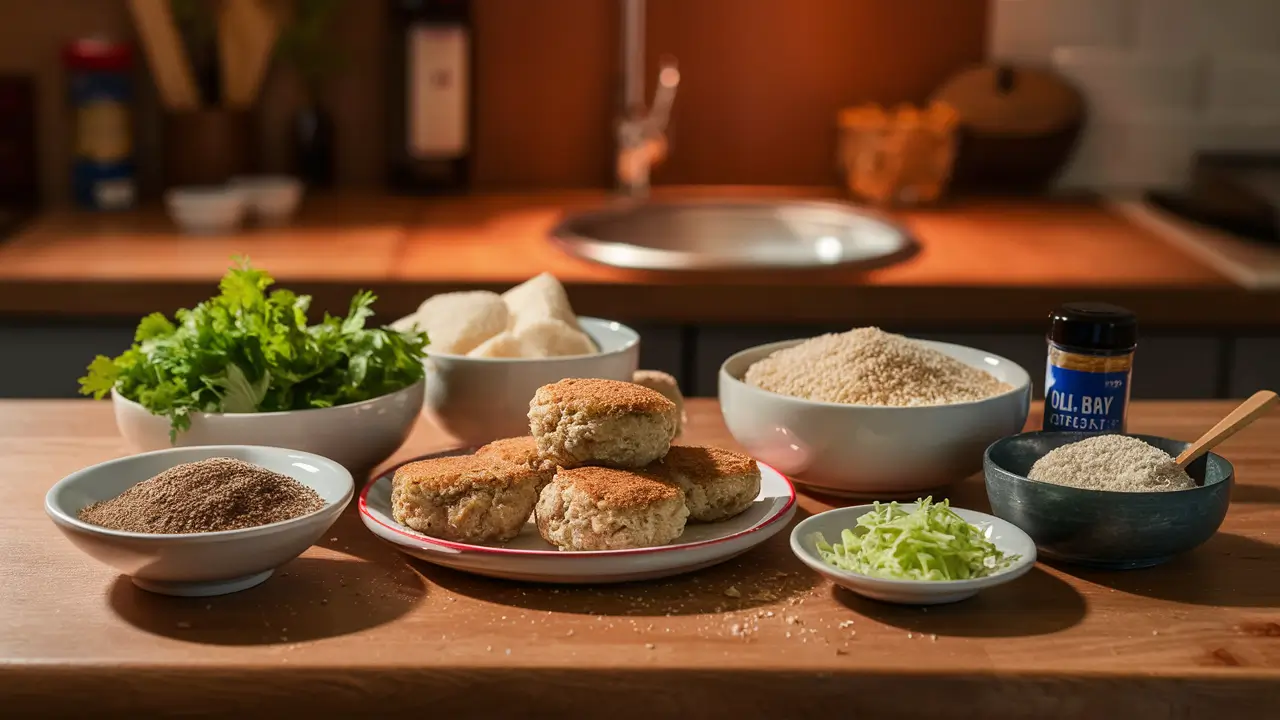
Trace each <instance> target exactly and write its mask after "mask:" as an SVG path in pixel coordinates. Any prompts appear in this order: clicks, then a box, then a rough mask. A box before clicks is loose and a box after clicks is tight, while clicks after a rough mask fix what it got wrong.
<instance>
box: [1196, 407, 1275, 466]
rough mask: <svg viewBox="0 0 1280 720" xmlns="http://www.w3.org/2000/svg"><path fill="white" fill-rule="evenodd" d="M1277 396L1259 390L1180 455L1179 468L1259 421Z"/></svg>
mask: <svg viewBox="0 0 1280 720" xmlns="http://www.w3.org/2000/svg"><path fill="white" fill-rule="evenodd" d="M1276 399H1277V398H1276V394H1275V393H1273V392H1271V391H1270V390H1259V391H1258V392H1256V393H1254V394H1253V397H1250V398H1249V399H1248V400H1245V401H1244V402H1242V403H1240V405H1239V406H1238V407H1236V409H1235V410H1232V411H1231V412H1230V414H1228V415H1227V416H1226V417H1224V418H1222V420H1221V421H1220V422H1219V423H1218V424H1217V425H1214V426H1213V427H1212V428H1209V432H1207V433H1205V434H1203V435H1201V436H1200V439H1199V440H1196V441H1195V442H1193V443H1191V446H1190V447H1188V448H1187V449H1186V450H1183V451H1182V454H1180V455H1178V459H1177V463H1178V467H1180V468H1183V469H1186V467H1187V466H1188V465H1190V464H1191V463H1192V462H1194V461H1195V460H1196V458H1199V457H1200V456H1201V455H1204V454H1205V453H1207V452H1209V451H1210V450H1212V449H1214V448H1215V447H1217V446H1218V443H1220V442H1222V441H1223V440H1226V439H1227V438H1229V437H1231V436H1232V435H1235V434H1236V432H1237V431H1238V430H1240V429H1241V428H1243V427H1244V426H1246V425H1248V424H1249V423H1251V422H1253V421H1254V420H1257V419H1258V416H1259V415H1261V414H1262V413H1263V412H1265V411H1266V409H1267V408H1269V407H1271V405H1272V404H1273V403H1275V401H1276Z"/></svg>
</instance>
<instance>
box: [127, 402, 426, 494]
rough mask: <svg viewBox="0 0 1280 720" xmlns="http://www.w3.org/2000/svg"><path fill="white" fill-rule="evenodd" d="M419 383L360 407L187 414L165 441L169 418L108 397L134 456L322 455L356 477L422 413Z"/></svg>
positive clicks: (379, 459) (392, 449) (382, 455)
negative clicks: (177, 452) (253, 450)
mask: <svg viewBox="0 0 1280 720" xmlns="http://www.w3.org/2000/svg"><path fill="white" fill-rule="evenodd" d="M422 388H423V381H419V382H416V383H414V384H413V385H410V386H409V387H406V388H404V389H401V390H397V391H396V392H393V393H390V394H387V395H383V396H381V397H376V398H373V399H371V400H365V401H364V402H358V403H350V404H347V405H337V406H334V407H328V408H314V409H310V410H286V411H282V412H264V413H192V415H191V427H190V428H188V429H187V430H184V431H183V432H180V433H178V435H177V439H176V440H174V441H170V439H169V418H167V417H163V416H161V415H154V414H152V413H151V411H149V410H147V409H146V408H144V407H143V406H141V405H139V404H138V403H136V402H134V401H132V400H130V399H128V398H126V397H124V396H122V395H120V393H118V392H116V391H115V390H112V391H111V403H112V405H113V406H114V410H115V416H116V426H117V427H118V428H120V434H121V435H123V436H124V438H125V440H128V441H129V444H130V445H132V446H133V447H134V448H135V449H137V450H160V449H162V448H168V447H174V446H178V447H187V446H195V445H249V444H254V445H270V446H274V447H287V448H293V449H295V450H301V451H303V452H312V453H316V454H317V455H324V456H325V457H328V458H332V459H333V460H335V461H337V462H339V463H341V464H342V465H344V466H346V467H348V468H350V469H352V470H354V471H356V472H364V473H367V472H368V471H370V470H372V469H373V468H374V467H376V466H377V465H378V464H379V463H381V462H383V461H384V460H386V459H387V458H389V457H391V455H392V453H394V452H395V451H396V450H398V449H399V448H400V446H401V445H403V444H404V441H405V440H406V439H408V437H409V433H410V432H412V431H413V426H414V423H416V422H417V420H418V413H419V412H420V411H421V410H422V397H423V390H422Z"/></svg>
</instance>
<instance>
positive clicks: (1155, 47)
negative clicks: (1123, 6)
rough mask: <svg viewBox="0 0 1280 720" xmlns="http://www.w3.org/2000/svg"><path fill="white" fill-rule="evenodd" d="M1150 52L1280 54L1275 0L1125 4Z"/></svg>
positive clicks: (1279, 0) (1279, 9)
mask: <svg viewBox="0 0 1280 720" xmlns="http://www.w3.org/2000/svg"><path fill="white" fill-rule="evenodd" d="M1130 1H1132V2H1136V3H1137V27H1136V38H1137V46H1138V47H1139V48H1141V49H1143V50H1148V51H1153V52H1178V53H1182V52H1188V51H1190V52H1199V53H1207V54H1213V53H1219V52H1229V53H1242V52H1243V53H1249V52H1261V53H1280V0H1130Z"/></svg>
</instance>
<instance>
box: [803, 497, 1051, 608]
mask: <svg viewBox="0 0 1280 720" xmlns="http://www.w3.org/2000/svg"><path fill="white" fill-rule="evenodd" d="M912 506H913V507H914V503H912ZM872 509H874V506H872V505H858V506H856V507H845V508H837V509H835V510H828V511H827V512H824V513H818V514H817V515H814V516H813V517H809V518H805V519H804V520H803V521H802V522H801V523H800V524H798V525H796V526H795V529H793V530H792V531H791V552H793V553H795V554H796V557H798V558H800V561H801V562H803V563H804V564H805V565H808V566H809V567H810V568H812V569H813V570H815V571H816V572H817V573H818V574H820V575H823V576H824V577H826V578H827V579H829V580H831V581H832V582H834V583H835V584H837V585H840V586H841V587H845V588H848V589H849V590H852V591H853V592H856V593H858V594H859V595H864V596H866V597H869V598H872V599H875V600H881V601H884V602H891V603H898V604H901V605H940V604H942V603H950V602H957V601H959V600H964V599H965V598H969V597H972V596H974V595H977V594H978V592H979V591H982V590H985V589H987V588H990V587H995V586H996V585H1003V584H1005V583H1007V582H1010V581H1013V580H1016V579H1018V578H1020V577H1022V576H1023V575H1025V574H1027V572H1028V571H1030V570H1031V568H1032V567H1034V566H1035V564H1036V544H1035V543H1034V542H1032V541H1031V538H1030V537H1028V536H1027V534H1026V533H1024V532H1022V531H1021V530H1019V529H1018V528H1017V526H1015V525H1014V524H1013V523H1010V522H1005V521H1004V520H1001V519H1000V518H998V517H993V516H991V515H987V514H986V513H980V512H975V511H973V510H964V509H962V508H952V509H953V510H955V512H956V514H957V515H959V516H960V517H962V518H964V519H965V521H966V522H968V523H971V524H973V525H977V526H978V527H979V528H981V529H983V530H986V531H988V533H989V534H988V535H987V537H988V538H989V539H990V540H991V542H992V543H994V544H995V546H996V547H997V548H999V549H1000V551H1001V552H1004V553H1006V554H1010V555H1017V556H1018V559H1017V560H1015V561H1014V562H1013V563H1012V564H1011V565H1010V566H1009V567H1008V568H1005V569H1004V570H1001V571H1000V572H998V573H996V574H994V575H991V576H988V577H983V578H975V579H972V580H889V579H885V578H876V577H871V576H868V575H861V574H859V573H855V572H849V571H848V570H841V569H839V568H835V567H832V566H830V565H828V564H826V563H825V562H823V560H822V556H821V555H819V554H818V548H817V535H818V534H819V533H820V534H821V535H822V536H823V537H824V538H826V540H827V542H834V541H837V540H839V538H840V532H841V531H842V530H851V529H853V528H854V527H856V526H857V524H858V518H860V517H862V516H863V515H865V514H866V513H868V512H871V510H872Z"/></svg>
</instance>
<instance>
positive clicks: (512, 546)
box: [359, 450, 796, 584]
mask: <svg viewBox="0 0 1280 720" xmlns="http://www.w3.org/2000/svg"><path fill="white" fill-rule="evenodd" d="M469 452H471V451H470V450H454V451H449V452H443V453H436V454H432V455H425V456H423V457H419V458H414V460H410V461H407V462H416V461H418V460H426V459H428V458H434V457H445V456H449V455H463V454H467V453H469ZM403 464H404V463H402V465H403ZM397 467H400V466H397ZM395 470H396V468H392V469H390V470H388V471H386V472H385V473H383V474H381V475H379V476H378V477H377V478H375V479H374V480H373V481H372V482H370V483H369V484H368V485H366V486H365V488H364V491H363V492H361V493H360V502H359V508H360V519H361V520H362V521H364V524H365V527H367V528H369V530H371V531H372V532H373V534H374V535H377V536H378V537H380V538H382V539H383V540H386V541H387V542H389V543H391V544H392V545H395V546H396V548H397V549H399V550H400V551H401V552H404V553H406V554H409V555H412V556H413V557H416V558H419V559H422V560H426V561H427V562H430V563H435V564H436V565H443V566H445V567H450V568H453V569H455V570H462V571H464V572H470V573H475V574H477V575H486V576H488V577H496V578H506V579H509V580H522V581H527V582H544V583H562V584H595V583H614V582H630V581H634V580H652V579H655V578H661V577H669V576H671V575H679V574H682V573H688V572H693V571H695V570H701V569H702V568H706V567H710V566H712V565H716V564H718V563H722V562H724V561H725V560H729V559H731V558H734V557H737V556H738V555H741V554H742V553H744V552H746V551H748V550H750V549H751V548H753V547H755V546H757V545H759V544H760V543H762V542H764V541H765V540H768V539H769V538H770V537H773V536H774V535H776V534H777V533H778V532H779V531H780V530H782V529H783V528H785V527H786V526H787V523H788V522H789V521H790V520H791V518H792V516H794V515H795V513H796V491H795V488H794V487H793V486H792V485H791V481H790V480H788V479H787V478H786V477H784V476H783V475H782V474H781V473H779V472H778V471H777V470H774V469H773V468H771V467H769V466H768V465H765V464H763V463H761V464H760V494H759V495H758V496H756V501H755V504H753V505H752V506H751V507H750V508H748V509H747V510H746V512H744V513H742V514H741V515H738V516H737V517H733V518H730V519H728V520H725V521H722V522H717V523H692V522H691V523H689V524H688V525H687V526H685V530H684V534H683V535H681V536H680V538H679V539H678V540H676V541H675V542H674V543H672V544H670V545H663V546H660V547H651V548H637V549H634V550H596V551H590V552H565V551H561V550H557V549H556V548H555V546H554V545H551V544H550V543H548V542H547V541H545V540H543V539H542V537H541V536H540V535H538V529H537V527H536V526H535V525H534V524H533V522H532V521H531V522H528V523H526V524H525V526H524V529H523V530H521V531H520V534H519V535H518V536H516V538H515V539H514V540H511V541H510V542H508V543H505V544H502V545H469V544H466V543H457V542H451V541H448V540H441V539H439V538H433V537H430V536H428V535H423V534H422V533H420V532H417V531H415V530H411V529H409V528H407V527H405V526H403V525H401V524H400V523H398V522H396V521H395V520H394V519H392V517H391V477H392V476H393V475H394V474H395Z"/></svg>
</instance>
